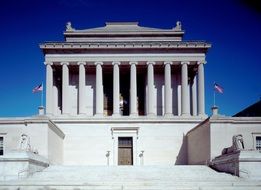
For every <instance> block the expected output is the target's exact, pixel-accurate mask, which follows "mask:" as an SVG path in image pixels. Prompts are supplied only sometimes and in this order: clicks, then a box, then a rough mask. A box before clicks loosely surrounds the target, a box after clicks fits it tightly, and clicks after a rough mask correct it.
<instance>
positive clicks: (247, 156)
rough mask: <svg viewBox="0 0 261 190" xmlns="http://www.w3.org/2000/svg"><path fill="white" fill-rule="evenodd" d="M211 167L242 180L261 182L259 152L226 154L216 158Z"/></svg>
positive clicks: (244, 151) (260, 155) (248, 151)
mask: <svg viewBox="0 0 261 190" xmlns="http://www.w3.org/2000/svg"><path fill="white" fill-rule="evenodd" d="M210 167H212V168H214V169H215V170H218V171H220V172H226V173H230V174H232V175H236V176H239V177H242V178H248V179H253V180H261V172H260V168H261V153H260V151H257V150H241V151H237V152H234V153H230V154H224V155H221V156H218V157H216V158H214V159H213V160H212V161H211V162H210Z"/></svg>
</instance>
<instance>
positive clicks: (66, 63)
mask: <svg viewBox="0 0 261 190" xmlns="http://www.w3.org/2000/svg"><path fill="white" fill-rule="evenodd" d="M60 64H61V65H67V66H68V65H69V62H61V63H60Z"/></svg>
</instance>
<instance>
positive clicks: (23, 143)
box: [19, 134, 31, 151]
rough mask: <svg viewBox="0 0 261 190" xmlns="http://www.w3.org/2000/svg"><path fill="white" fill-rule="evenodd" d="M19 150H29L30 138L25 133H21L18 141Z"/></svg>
mask: <svg viewBox="0 0 261 190" xmlns="http://www.w3.org/2000/svg"><path fill="white" fill-rule="evenodd" d="M19 150H25V151H31V145H30V138H29V136H28V135H26V134H22V135H21V138H20V143H19Z"/></svg>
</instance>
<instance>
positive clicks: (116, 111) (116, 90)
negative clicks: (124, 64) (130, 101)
mask: <svg viewBox="0 0 261 190" xmlns="http://www.w3.org/2000/svg"><path fill="white" fill-rule="evenodd" d="M112 65H113V116H119V115H120V69H119V65H120V62H112Z"/></svg>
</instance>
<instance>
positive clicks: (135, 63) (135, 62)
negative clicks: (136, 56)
mask: <svg viewBox="0 0 261 190" xmlns="http://www.w3.org/2000/svg"><path fill="white" fill-rule="evenodd" d="M129 64H130V65H132V64H134V65H138V62H137V61H130V62H129Z"/></svg>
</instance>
